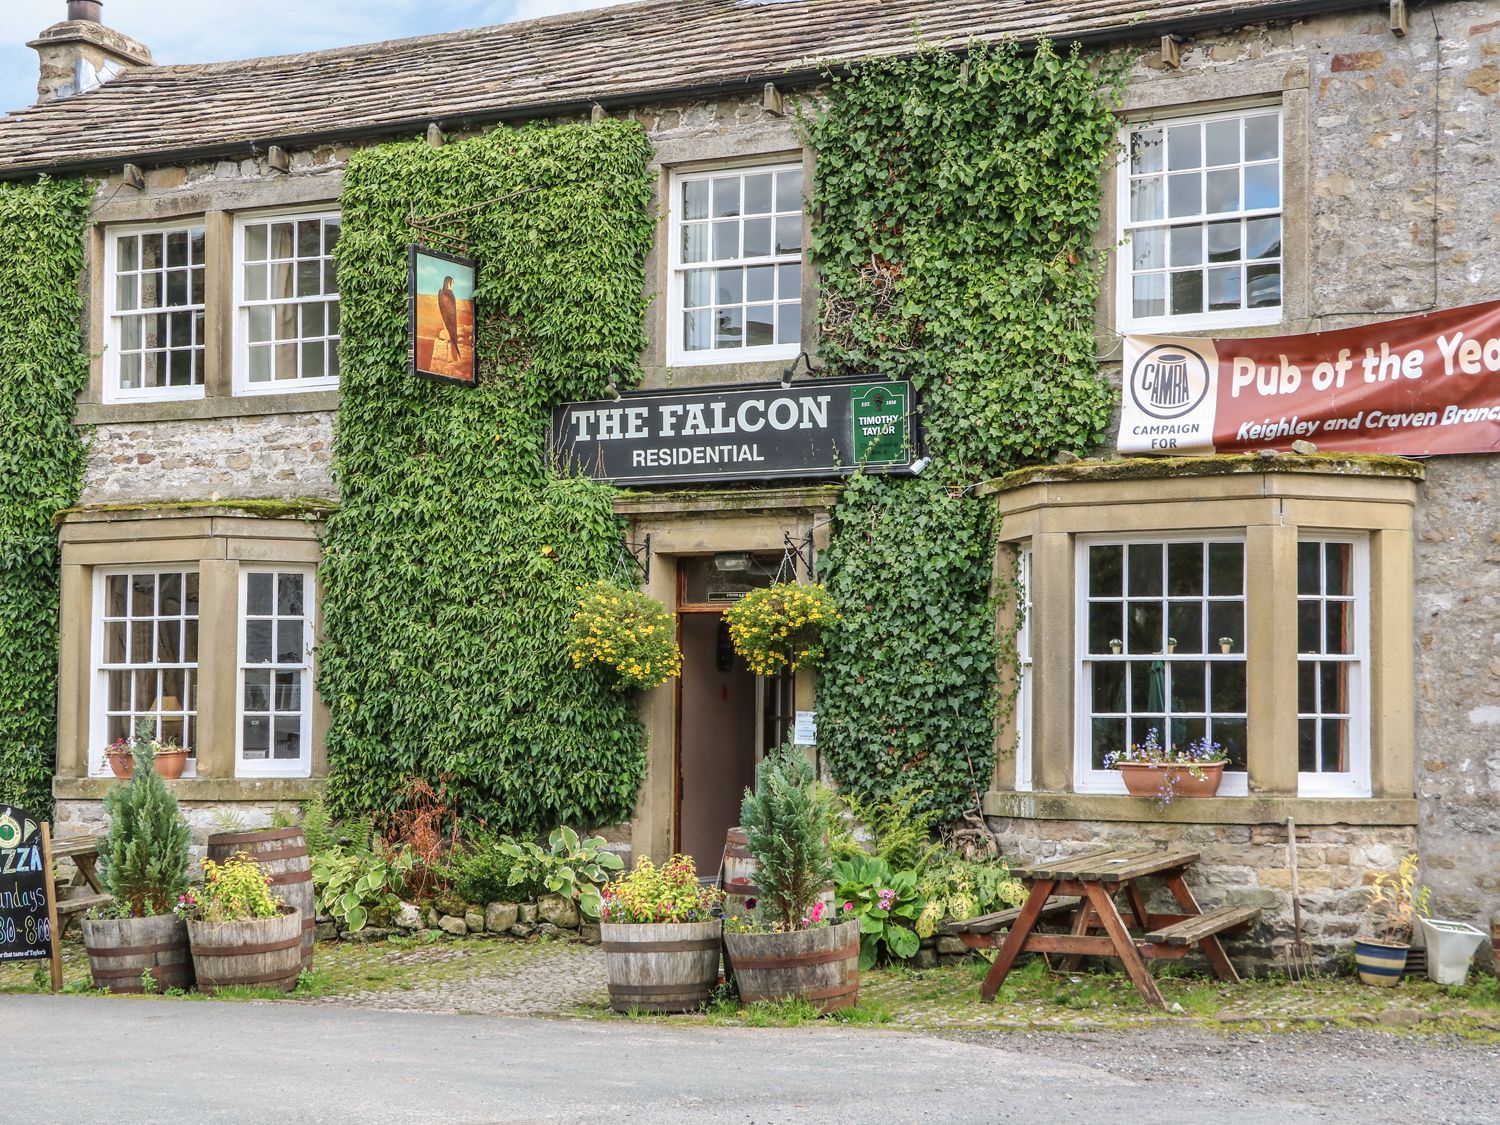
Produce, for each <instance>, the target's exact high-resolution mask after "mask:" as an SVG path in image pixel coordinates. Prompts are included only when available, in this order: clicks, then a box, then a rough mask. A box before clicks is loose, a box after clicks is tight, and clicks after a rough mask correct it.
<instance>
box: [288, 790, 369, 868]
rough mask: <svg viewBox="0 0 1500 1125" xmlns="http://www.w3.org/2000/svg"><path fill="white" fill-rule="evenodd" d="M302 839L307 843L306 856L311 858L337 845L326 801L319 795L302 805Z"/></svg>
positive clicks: (336, 837) (336, 836) (335, 833)
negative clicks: (308, 855)
mask: <svg viewBox="0 0 1500 1125" xmlns="http://www.w3.org/2000/svg"><path fill="white" fill-rule="evenodd" d="M366 835H367V836H368V833H366ZM302 837H303V839H305V840H306V841H307V851H308V854H310V855H313V856H318V855H322V854H323V853H324V852H326V851H331V850H332V849H333V847H334V846H335V845H336V844H337V843H338V832H337V831H336V830H335V825H334V822H333V816H332V815H331V814H330V813H329V811H328V801H327V800H326V799H325V798H324V796H323V794H321V793H318V794H316V795H315V796H313V797H310V798H309V799H308V800H307V801H305V802H304V803H303V805H302Z"/></svg>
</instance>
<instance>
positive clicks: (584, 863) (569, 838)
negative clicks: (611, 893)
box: [500, 827, 625, 918]
mask: <svg viewBox="0 0 1500 1125" xmlns="http://www.w3.org/2000/svg"><path fill="white" fill-rule="evenodd" d="M500 850H501V851H503V852H504V853H505V854H506V855H507V856H509V857H510V861H511V869H510V883H511V885H512V886H515V887H521V886H531V887H545V888H546V890H548V891H550V892H551V893H552V894H555V895H562V896H563V897H564V898H568V899H572V900H573V901H574V902H576V903H578V909H579V910H580V911H581V912H582V913H583V914H584V915H585V916H587V917H589V918H597V917H599V908H600V906H602V905H603V901H604V900H603V899H602V897H601V896H600V893H599V888H600V887H602V886H603V885H604V884H605V883H607V882H608V881H609V878H610V872H612V871H619V870H620V869H621V868H622V867H624V866H625V861H624V860H623V859H621V858H620V857H619V856H617V855H616V854H615V853H614V852H612V851H610V850H609V845H608V844H607V843H606V842H605V839H604V837H603V836H590V837H589V838H588V839H586V840H580V839H579V837H578V833H577V832H575V831H573V829H571V828H567V827H563V828H554V829H553V830H552V833H551V835H549V836H548V837H547V848H546V850H545V851H544V850H543V849H542V848H541V847H540V846H538V845H537V844H533V843H531V842H530V841H529V840H528V841H526V842H525V843H516V842H515V841H513V840H507V841H504V842H502V843H501V844H500Z"/></svg>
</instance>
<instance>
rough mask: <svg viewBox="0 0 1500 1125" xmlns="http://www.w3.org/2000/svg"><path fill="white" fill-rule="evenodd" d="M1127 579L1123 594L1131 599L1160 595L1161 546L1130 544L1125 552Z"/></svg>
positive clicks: (1157, 544) (1155, 544)
mask: <svg viewBox="0 0 1500 1125" xmlns="http://www.w3.org/2000/svg"><path fill="white" fill-rule="evenodd" d="M1126 563H1127V572H1128V573H1127V578H1126V585H1125V592H1126V593H1128V594H1129V595H1130V596H1131V597H1132V598H1140V597H1150V596H1152V595H1159V594H1160V593H1161V570H1162V545H1161V544H1160V543H1132V544H1130V546H1129V549H1128V550H1127V552H1126Z"/></svg>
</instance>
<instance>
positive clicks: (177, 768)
mask: <svg viewBox="0 0 1500 1125" xmlns="http://www.w3.org/2000/svg"><path fill="white" fill-rule="evenodd" d="M187 760H188V752H187V751H186V750H161V751H158V753H157V755H156V758H155V760H154V761H153V762H152V765H154V766H155V767H156V772H157V773H159V774H161V776H162V777H164V778H166V779H167V780H168V781H174V780H176V779H177V778H179V777H181V776H182V771H183V769H184V768H185V767H186V766H187Z"/></svg>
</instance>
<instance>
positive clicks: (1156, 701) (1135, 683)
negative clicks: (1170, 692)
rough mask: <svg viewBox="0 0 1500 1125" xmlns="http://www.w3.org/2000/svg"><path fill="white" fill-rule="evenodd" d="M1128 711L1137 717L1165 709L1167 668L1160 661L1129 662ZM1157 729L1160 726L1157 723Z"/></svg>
mask: <svg viewBox="0 0 1500 1125" xmlns="http://www.w3.org/2000/svg"><path fill="white" fill-rule="evenodd" d="M1129 675H1130V710H1131V712H1132V713H1134V714H1136V715H1137V716H1139V715H1143V714H1145V713H1146V712H1151V713H1152V714H1153V715H1154V714H1158V713H1159V712H1161V711H1163V710H1165V709H1166V701H1167V667H1166V665H1165V664H1164V663H1163V662H1162V661H1160V660H1132V661H1131V662H1130V672H1129ZM1156 725H1157V727H1158V729H1160V727H1161V724H1160V722H1158V723H1157V724H1156Z"/></svg>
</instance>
